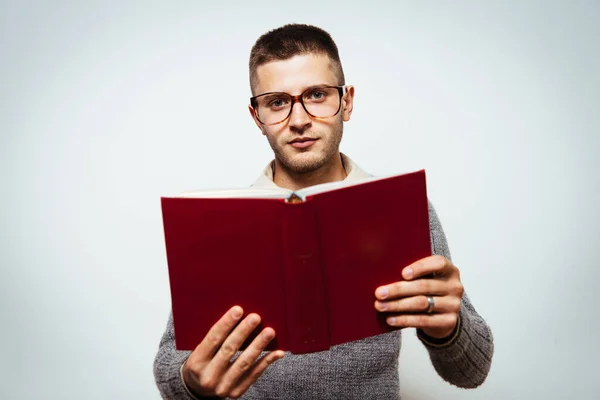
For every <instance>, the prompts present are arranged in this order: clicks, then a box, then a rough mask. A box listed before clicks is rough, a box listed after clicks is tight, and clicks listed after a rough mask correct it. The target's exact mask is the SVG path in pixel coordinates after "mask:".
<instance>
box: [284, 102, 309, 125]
mask: <svg viewBox="0 0 600 400" xmlns="http://www.w3.org/2000/svg"><path fill="white" fill-rule="evenodd" d="M311 122H312V120H311V119H310V115H308V113H307V112H306V110H305V109H304V107H303V106H302V104H300V102H299V101H297V102H295V103H294V104H293V105H292V112H291V113H290V121H289V125H290V128H291V129H292V130H294V131H298V132H302V131H303V130H305V129H306V128H308V127H309V126H310V124H311Z"/></svg>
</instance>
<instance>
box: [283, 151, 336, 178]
mask: <svg viewBox="0 0 600 400" xmlns="http://www.w3.org/2000/svg"><path fill="white" fill-rule="evenodd" d="M326 162H327V157H326V156H325V155H324V154H321V153H313V152H310V151H307V152H303V153H300V154H295V155H292V156H291V157H286V158H285V159H284V160H282V163H283V164H284V165H285V166H286V167H287V168H288V169H290V170H291V171H293V172H295V173H297V174H305V173H308V172H313V171H316V170H318V169H319V168H321V167H322V166H323V165H325V163H326Z"/></svg>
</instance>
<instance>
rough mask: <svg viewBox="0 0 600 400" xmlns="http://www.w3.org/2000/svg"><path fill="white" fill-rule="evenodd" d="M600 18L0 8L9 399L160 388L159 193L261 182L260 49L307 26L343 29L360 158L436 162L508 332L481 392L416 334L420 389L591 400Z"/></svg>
mask: <svg viewBox="0 0 600 400" xmlns="http://www.w3.org/2000/svg"><path fill="white" fill-rule="evenodd" d="M359 4H360V5H359ZM599 20H600V6H599V5H598V3H595V2H593V1H588V2H584V1H569V2H567V1H564V2H551V1H537V2H532V1H527V2H523V1H510V2H499V1H494V2H486V3H485V4H484V3H483V2H478V1H472V2H467V1H453V2H446V1H438V2H433V1H419V2H417V1H414V2H392V1H388V2H378V1H369V2H356V3H353V2H349V1H346V2H338V3H330V2H325V1H318V2H310V1H303V2H293V1H285V2H262V1H250V2H241V1H240V2H218V3H217V2H201V1H196V2H191V1H190V2H172V3H169V4H167V2H163V3H159V2H147V1H145V2H139V3H135V2H131V1H130V2H124V3H122V2H117V1H109V2H96V3H93V2H86V4H83V2H66V1H58V2H44V1H37V2H31V1H29V2H28V1H24V2H16V1H15V2H12V3H11V2H8V3H7V2H2V3H1V6H0V139H1V143H0V178H1V182H0V183H1V184H0V190H1V192H0V193H1V197H0V198H1V200H0V202H1V207H0V221H1V225H0V226H1V230H0V254H1V256H0V267H1V270H0V271H1V275H0V321H1V322H0V323H1V327H0V398H2V399H33V398H44V399H157V398H159V395H158V391H157V390H156V388H155V386H154V380H153V376H152V362H153V358H154V355H155V352H156V349H157V346H158V341H159V339H160V336H161V334H162V332H163V329H164V327H165V324H166V320H167V315H168V312H169V307H170V298H169V288H168V275H167V266H166V259H165V252H164V242H163V236H162V234H163V233H162V225H161V214H160V203H159V197H160V196H161V195H164V194H172V193H175V192H179V191H183V190H188V189H197V188H214V187H238V186H246V185H248V184H250V183H251V182H252V181H253V180H254V179H255V178H256V177H257V176H258V173H259V172H260V170H261V169H262V168H263V167H264V165H265V164H266V163H267V162H268V161H269V160H270V159H271V156H272V154H271V152H270V149H269V147H268V144H267V142H266V140H265V139H264V137H262V136H261V135H260V132H259V131H258V129H257V128H256V127H255V125H254V124H253V122H252V121H251V119H250V117H249V115H248V112H247V109H246V106H247V103H248V97H249V95H250V91H249V87H248V76H247V75H248V72H247V62H248V56H249V52H250V48H251V46H252V45H253V43H254V41H255V40H256V39H257V38H258V36H260V35H261V34H262V33H264V32H266V31H268V30H270V29H272V28H275V27H278V26H280V25H282V24H284V23H289V22H302V23H311V24H315V25H318V26H321V27H323V28H325V29H326V30H328V31H329V32H330V33H331V34H332V35H333V37H334V39H335V40H336V41H337V44H338V46H339V49H340V54H341V57H342V62H343V65H344V69H345V73H346V77H347V82H348V83H349V84H353V85H355V87H356V102H355V111H354V114H353V118H352V120H351V121H350V122H349V123H348V124H346V127H345V128H346V129H345V137H344V140H343V142H342V150H343V151H344V152H346V153H347V154H348V155H350V156H351V157H352V158H353V159H354V160H355V161H356V162H357V163H358V164H359V165H360V166H361V167H362V168H363V169H365V170H367V171H369V172H371V173H374V174H393V173H399V172H405V171H411V170H415V169H420V168H425V169H426V170H427V173H428V190H429V195H430V198H431V200H432V201H433V203H434V204H435V206H436V208H437V210H438V213H439V215H440V218H441V220H442V223H443V225H444V227H445V230H446V233H447V236H448V240H449V243H450V247H451V250H452V254H453V258H454V261H455V263H456V264H457V265H458V266H459V267H460V268H461V271H462V279H463V282H464V284H465V286H466V289H467V292H468V294H469V295H470V297H471V299H472V301H473V302H474V304H475V306H476V307H477V309H478V311H479V312H480V313H481V314H482V315H483V316H484V317H485V318H486V320H487V321H488V322H489V324H490V325H491V327H492V329H493V332H494V335H495V343H496V352H495V355H494V360H493V366H492V370H491V372H490V375H489V377H488V380H487V381H486V382H485V384H484V385H483V386H482V387H481V388H479V389H476V390H472V391H466V390H461V389H456V388H454V387H451V386H450V385H448V384H447V383H445V382H443V381H442V380H441V379H440V378H439V377H438V376H437V375H436V374H435V372H434V370H433V368H432V366H431V364H430V362H429V360H428V358H427V353H426V352H425V350H424V348H423V346H422V345H421V344H420V343H418V342H417V341H416V340H415V338H414V332H413V331H407V332H406V333H407V334H406V335H405V342H404V346H403V350H402V355H401V381H402V382H401V386H402V394H403V398H404V399H408V400H414V399H420V400H421V399H425V400H430V399H442V398H443V399H503V400H504V399H562V398H567V397H572V398H577V399H592V398H597V397H596V396H597V393H598V392H600V384H599V383H598V378H599V375H600V374H599V372H598V371H599V370H600V369H599V368H598V365H597V363H598V360H600V350H599V339H598V338H599V337H600V322H599V317H600V315H599V313H598V308H597V307H598V298H599V296H600V293H598V292H599V290H598V289H599V285H598V283H597V282H598V280H599V278H600V272H599V271H600V266H599V265H598V261H597V260H598V251H597V249H598V245H599V244H600V228H599V222H600V218H599V217H600V212H599V211H598V205H599V204H600V182H599V179H598V172H599V171H600V162H599V161H598V159H597V157H598V153H599V151H600V132H599V129H600V117H599V115H600V72H599V71H600V65H599V64H600V51H599V48H600V45H599V38H600V27H599V26H600V24H599V22H598V21H599ZM199 306H200V307H202V306H203V305H199Z"/></svg>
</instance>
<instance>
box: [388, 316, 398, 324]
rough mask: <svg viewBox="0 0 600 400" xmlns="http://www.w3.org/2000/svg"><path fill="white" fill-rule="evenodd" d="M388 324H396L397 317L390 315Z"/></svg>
mask: <svg viewBox="0 0 600 400" xmlns="http://www.w3.org/2000/svg"><path fill="white" fill-rule="evenodd" d="M387 321H388V324H390V325H394V324H395V323H396V317H390V318H388V320H387Z"/></svg>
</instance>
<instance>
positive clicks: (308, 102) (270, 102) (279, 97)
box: [250, 86, 346, 125]
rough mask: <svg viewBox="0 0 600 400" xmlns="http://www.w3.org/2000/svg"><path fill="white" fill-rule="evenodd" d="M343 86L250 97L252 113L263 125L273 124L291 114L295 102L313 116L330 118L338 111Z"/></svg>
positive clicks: (343, 91) (344, 88)
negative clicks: (296, 93)
mask: <svg viewBox="0 0 600 400" xmlns="http://www.w3.org/2000/svg"><path fill="white" fill-rule="evenodd" d="M345 93H346V87H345V86H315V87H311V88H308V89H306V90H305V91H304V92H302V93H301V94H299V95H298V96H292V95H291V94H288V93H284V92H269V93H263V94H260V95H258V96H254V97H252V98H250V105H251V106H252V108H253V109H254V115H256V118H257V119H258V120H259V121H260V123H261V124H263V125H275V124H279V123H280V122H283V121H285V120H286V119H288V117H289V116H290V115H291V114H292V108H293V107H294V104H296V102H298V103H300V104H302V107H303V108H304V111H306V113H307V114H308V115H310V116H311V117H313V118H331V117H333V116H334V115H336V114H337V113H338V112H340V108H341V105H342V101H341V100H342V96H343V95H344V94H345Z"/></svg>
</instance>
